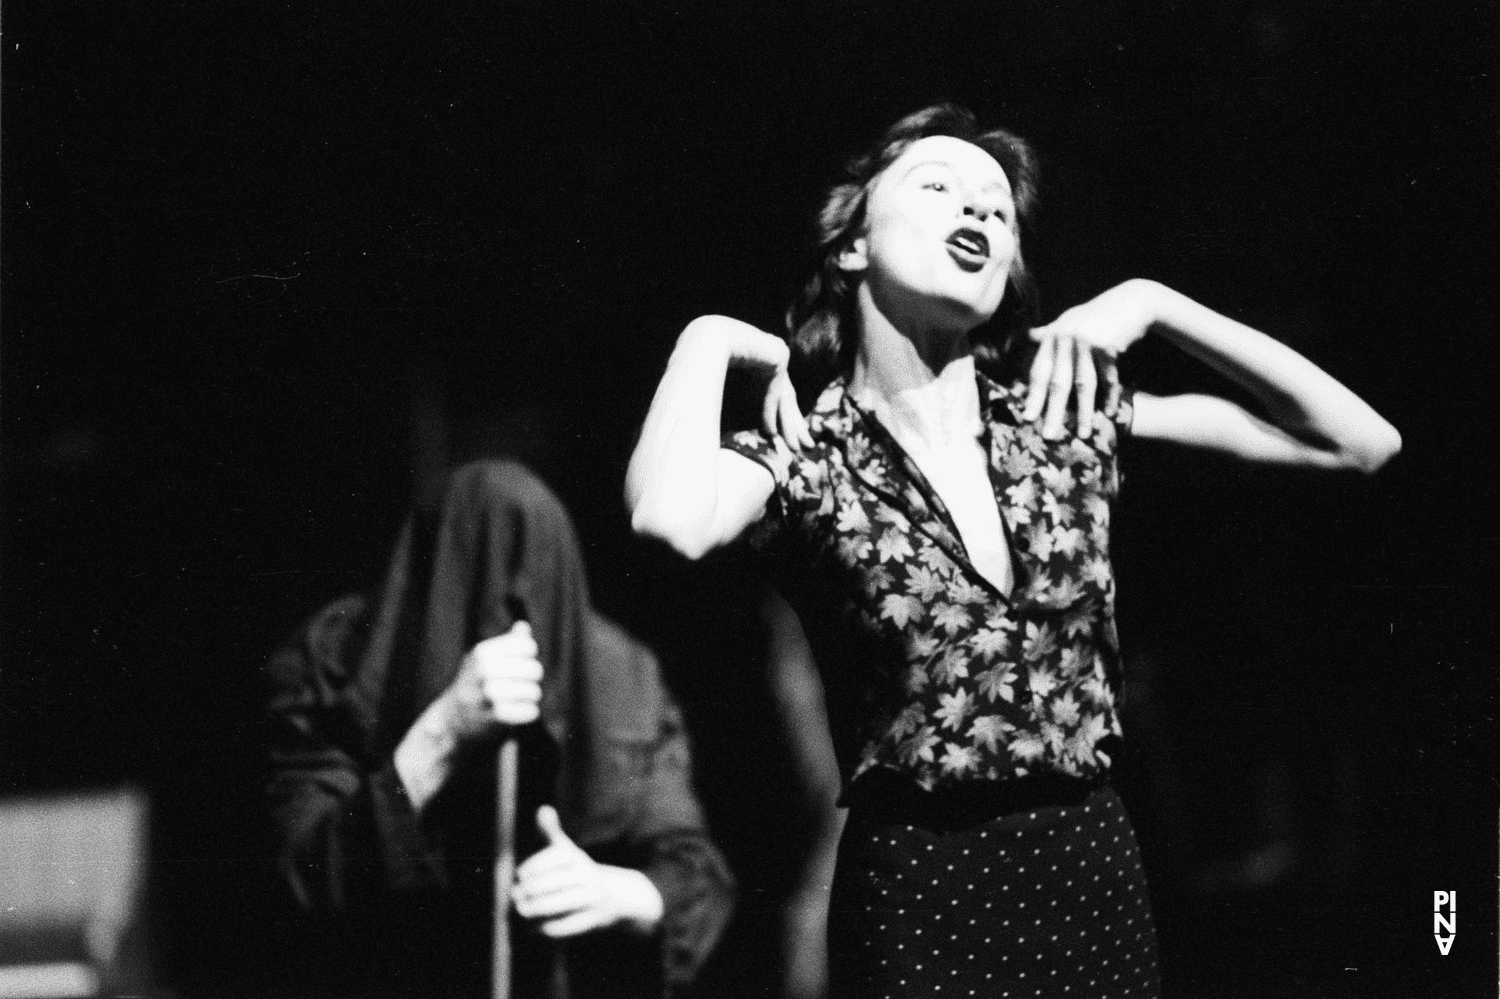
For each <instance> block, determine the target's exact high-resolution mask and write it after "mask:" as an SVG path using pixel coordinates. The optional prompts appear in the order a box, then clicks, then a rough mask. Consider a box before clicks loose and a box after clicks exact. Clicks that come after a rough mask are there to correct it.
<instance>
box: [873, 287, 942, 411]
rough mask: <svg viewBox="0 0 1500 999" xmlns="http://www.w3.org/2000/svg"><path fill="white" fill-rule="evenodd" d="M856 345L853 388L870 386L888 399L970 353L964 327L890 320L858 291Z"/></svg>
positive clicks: (931, 378)
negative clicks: (857, 337) (857, 339)
mask: <svg viewBox="0 0 1500 999" xmlns="http://www.w3.org/2000/svg"><path fill="white" fill-rule="evenodd" d="M858 311H859V319H860V331H859V347H858V349H857V350H856V351H855V355H854V379H853V382H852V387H853V388H855V389H856V390H857V391H863V390H865V389H872V390H874V391H876V392H879V393H880V394H881V395H883V396H885V397H886V398H888V399H894V398H895V397H896V395H897V394H898V393H901V392H906V391H909V390H911V389H920V388H922V387H924V386H928V385H931V384H932V383H933V382H935V381H936V380H937V379H938V378H939V377H940V376H941V375H942V373H943V372H944V371H945V370H947V368H948V367H949V366H950V365H951V364H953V363H954V362H955V361H960V360H963V359H964V358H967V357H968V356H969V354H970V350H971V344H970V342H969V335H968V332H967V331H965V330H961V329H952V328H947V327H943V326H938V325H934V324H930V323H929V324H919V323H917V322H902V323H900V324H899V325H898V324H897V323H896V322H893V321H892V320H891V318H890V317H888V316H887V314H886V313H885V311H883V310H882V309H881V308H880V307H879V306H878V305H877V304H876V303H875V302H874V300H873V299H872V298H871V297H870V295H869V293H868V290H867V288H861V289H860V295H859V310H858Z"/></svg>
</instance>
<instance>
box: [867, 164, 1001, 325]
mask: <svg viewBox="0 0 1500 999" xmlns="http://www.w3.org/2000/svg"><path fill="white" fill-rule="evenodd" d="M1015 215H1016V208H1015V202H1014V201H1013V200H1012V197H1011V189H1010V180H1009V178H1007V177H1006V175H1005V171H1004V170H1003V169H1001V167H1000V164H999V163H997V162H996V161H995V158H994V157H993V156H991V155H990V154H989V153H987V152H985V151H984V150H983V149H980V148H979V147H978V146H975V145H973V144H971V143H968V142H965V141H963V140H962V139H955V138H953V137H952V136H947V135H932V136H928V137H926V138H924V139H919V140H917V141H916V142H914V143H912V145H911V146H910V147H909V148H908V149H907V150H906V151H905V152H904V153H902V154H901V155H900V156H899V157H898V158H897V159H896V161H895V162H893V163H892V164H891V165H890V166H888V167H886V169H885V170H884V171H883V172H882V173H881V174H880V176H879V177H877V178H876V179H875V183H874V185H873V187H872V188H871V190H870V194H869V199H868V201H867V202H866V208H865V231H864V234H863V235H861V236H860V237H858V238H857V239H855V240H854V242H853V243H852V244H851V246H850V248H849V249H848V250H846V251H845V252H844V254H843V255H842V256H841V257H840V258H839V264H840V266H841V267H842V268H843V269H844V270H846V271H850V272H863V278H864V281H865V282H866V283H867V285H868V287H869V291H870V294H871V296H872V297H873V299H874V301H875V303H876V304H877V305H878V306H879V307H880V308H881V309H882V311H884V312H885V313H886V314H887V315H894V314H896V313H897V312H900V313H908V314H909V313H910V311H911V310H912V309H913V308H916V309H919V310H921V312H922V313H923V314H924V315H926V316H927V317H928V318H930V319H931V320H935V321H936V323H937V324H939V325H945V326H946V325H951V326H954V327H959V328H962V329H963V330H964V331H968V330H971V329H973V328H974V327H975V326H978V325H979V324H981V323H983V322H984V321H986V320H987V319H989V318H990V317H991V316H993V315H994V314H995V310H996V309H998V308H999V307H1000V300H1001V298H1002V297H1003V296H1004V295H1005V284H1006V280H1007V278H1008V277H1009V275H1010V268H1011V264H1012V262H1013V261H1014V260H1015V258H1016V251H1017V248H1018V243H1017V240H1016V233H1015Z"/></svg>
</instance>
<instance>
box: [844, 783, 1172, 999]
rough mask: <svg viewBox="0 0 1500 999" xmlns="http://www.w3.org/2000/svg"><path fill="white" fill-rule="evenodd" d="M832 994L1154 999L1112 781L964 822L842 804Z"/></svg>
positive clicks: (1143, 904) (1127, 838)
mask: <svg viewBox="0 0 1500 999" xmlns="http://www.w3.org/2000/svg"><path fill="white" fill-rule="evenodd" d="M828 922H829V927H828V937H829V959H830V976H831V979H832V981H831V984H832V986H833V987H832V995H833V996H834V997H837V999H855V997H859V999H867V997H868V999H898V997H914V996H922V997H935V999H949V997H956V999H966V997H969V996H983V997H985V999H1039V997H1067V999H1082V997H1088V999H1098V997H1106V996H1108V997H1123V999H1154V997H1157V996H1159V994H1160V991H1161V986H1160V978H1159V973H1158V969H1157V959H1156V928H1155V925H1154V924H1153V922H1152V919H1151V909H1150V902H1149V900H1148V898H1147V892H1146V880H1145V875H1144V873H1143V871H1142V869H1141V860H1140V853H1139V851H1138V850H1137V848H1136V841H1135V834H1134V832H1133V831H1132V830H1131V827H1130V820H1129V819H1128V818H1127V817H1126V815H1125V809H1124V807H1123V806H1122V805H1121V803H1120V799H1119V797H1118V796H1117V795H1116V794H1115V792H1114V791H1113V790H1112V789H1110V788H1109V787H1108V786H1104V787H1102V788H1100V789H1097V790H1094V791H1092V792H1091V793H1089V794H1088V795H1087V796H1086V797H1083V798H1082V800H1081V802H1080V803H1077V804H1065V805H1055V804H1054V805H1042V806H1037V807H1029V808H1025V809H1023V810H1020V811H1015V812H1007V813H1006V814H1003V815H1001V816H999V817H997V818H991V819H988V820H983V821H979V822H977V823H976V824H972V825H967V826H965V827H963V828H956V829H945V830H941V831H934V830H932V829H928V828H923V825H922V824H906V823H905V822H904V821H902V820H897V821H891V819H890V818H889V816H888V815H885V816H882V815H880V814H879V813H878V811H872V810H869V809H863V808H861V807H860V805H859V804H857V803H856V804H855V805H854V806H853V807H851V810H850V815H849V821H848V823H847V824H846V826H845V831H844V836H843V839H842V840H841V841H840V843H839V855H838V868H837V872H836V874H835V876H834V884H833V896H832V905H831V909H830V912H829V920H828Z"/></svg>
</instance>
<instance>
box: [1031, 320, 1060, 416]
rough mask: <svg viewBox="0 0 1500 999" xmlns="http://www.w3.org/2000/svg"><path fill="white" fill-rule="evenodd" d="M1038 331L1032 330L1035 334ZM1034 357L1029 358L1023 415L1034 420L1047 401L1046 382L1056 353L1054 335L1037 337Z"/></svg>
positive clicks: (1049, 377) (1056, 341)
mask: <svg viewBox="0 0 1500 999" xmlns="http://www.w3.org/2000/svg"><path fill="white" fill-rule="evenodd" d="M1037 332H1038V331H1036V330H1033V331H1032V335H1033V336H1036V334H1037ZM1039 343H1040V346H1038V347H1037V351H1036V357H1034V358H1032V360H1031V374H1030V376H1029V378H1028V381H1027V386H1026V408H1025V410H1024V412H1023V415H1024V416H1025V418H1026V419H1028V420H1035V419H1036V418H1037V417H1039V416H1041V415H1042V404H1043V403H1044V402H1046V401H1047V384H1048V382H1049V381H1050V380H1051V378H1052V367H1053V358H1054V357H1055V356H1056V354H1057V344H1058V340H1057V337H1056V336H1053V335H1051V334H1045V335H1043V336H1041V337H1040V339H1039Z"/></svg>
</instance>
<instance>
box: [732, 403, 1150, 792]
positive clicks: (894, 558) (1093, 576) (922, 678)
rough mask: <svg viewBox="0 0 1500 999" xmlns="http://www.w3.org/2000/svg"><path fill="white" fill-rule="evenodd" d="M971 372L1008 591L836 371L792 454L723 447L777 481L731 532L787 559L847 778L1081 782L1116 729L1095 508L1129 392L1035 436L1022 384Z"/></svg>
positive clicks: (1115, 671) (1100, 520)
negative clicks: (1076, 424)
mask: <svg viewBox="0 0 1500 999" xmlns="http://www.w3.org/2000/svg"><path fill="white" fill-rule="evenodd" d="M976 378H977V381H978V387H979V399H980V407H981V415H982V417H983V423H984V429H983V435H982V438H981V443H982V445H983V447H984V450H985V453H986V454H987V455H988V457H989V476H990V482H991V484H992V485H993V487H994V493H995V501H996V504H997V505H998V507H999V509H1000V513H1001V516H1002V518H1003V520H1004V524H1005V529H1006V533H1007V540H1008V541H1009V542H1010V546H1011V554H1012V560H1013V564H1014V569H1015V584H1014V586H1013V588H1012V590H1011V593H1010V594H1009V595H1006V594H1003V593H1001V592H1000V591H999V590H998V589H997V588H996V587H995V586H994V585H993V584H991V583H990V582H989V581H988V580H986V579H985V578H984V576H982V575H981V574H980V573H979V572H978V571H977V570H976V569H975V568H974V566H973V565H972V564H971V562H970V561H969V558H968V555H967V553H966V552H965V550H964V547H963V543H962V541H961V540H960V538H959V535H958V531H957V530H956V529H955V527H954V525H953V520H952V517H951V516H950V515H949V513H948V511H947V509H946V508H945V507H944V505H943V502H942V500H941V499H940V498H939V497H938V495H937V493H936V492H935V491H934V490H933V489H932V487H931V485H930V484H929V483H928V482H927V480H926V478H925V477H924V476H923V475H922V472H921V470H920V469H918V467H917V465H916V463H915V462H914V461H912V460H911V458H910V457H909V456H908V455H907V454H906V452H904V451H903V450H902V448H901V446H900V445H899V444H898V443H896V441H895V439H894V438H893V437H892V436H891V435H890V433H889V432H888V431H887V430H886V428H885V427H884V426H882V425H881V424H880V422H879V421H878V420H877V419H876V417H875V416H874V415H873V414H872V413H871V412H869V411H868V410H867V409H865V408H864V407H862V406H860V405H859V404H858V403H856V402H855V401H854V399H853V398H852V396H851V395H850V393H849V392H848V385H847V381H846V380H845V379H843V378H840V379H838V380H837V381H835V382H834V383H833V384H831V385H829V386H828V388H826V389H825V390H824V391H823V393H822V394H821V396H820V397H819V399H818V401H817V404H816V405H815V406H814V407H813V411H812V413H811V414H809V416H808V424H809V428H810V430H811V432H812V438H813V442H814V443H813V447H812V448H810V449H808V450H806V451H805V452H803V453H801V454H798V453H796V452H794V451H792V450H791V449H790V448H788V447H787V445H786V444H785V443H784V442H783V441H781V440H779V439H770V438H768V436H767V435H766V434H764V433H763V432H760V431H744V432H741V433H736V434H732V435H729V436H727V437H726V438H725V442H724V446H725V447H727V448H729V449H731V450H733V451H736V452H738V453H739V454H742V455H744V456H745V457H748V458H751V459H752V460H754V461H756V462H759V463H760V464H761V465H763V466H765V467H766V468H767V469H768V470H769V471H770V472H771V475H772V476H773V477H774V479H775V489H774V491H773V493H772V496H771V499H770V501H769V502H768V503H767V504H766V510H765V513H764V515H763V516H762V517H761V519H760V520H759V521H758V522H757V523H756V524H754V525H753V526H752V527H751V528H750V530H749V531H748V532H747V538H748V541H749V542H750V544H751V545H752V546H754V547H756V548H759V549H763V550H769V551H780V552H783V553H786V554H789V555H791V556H793V558H794V559H795V561H796V563H797V564H798V568H799V570H800V571H799V572H798V573H797V575H796V582H797V585H796V586H795V587H794V592H792V593H791V594H789V595H790V596H791V597H792V599H793V602H794V603H795V604H796V605H797V609H798V612H799V616H800V617H801V619H802V622H803V625H804V627H805V628H806V630H807V633H808V638H809V641H810V642H811V644H812V647H813V651H814V653H815V655H816V656H817V659H818V663H819V666H820V668H821V669H822V671H823V674H824V683H825V686H826V687H827V690H828V704H829V715H830V722H831V726H832V729H833V737H834V745H835V748H836V750H837V753H838V757H839V765H840V769H841V771H842V773H843V775H844V778H845V780H846V782H852V781H853V780H854V779H856V778H858V777H859V776H860V775H861V774H863V773H865V772H866V771H868V770H870V769H872V768H876V767H881V768H887V769H890V770H894V771H897V772H899V773H901V774H905V775H907V776H908V777H909V778H911V779H912V780H913V781H915V782H916V783H917V784H919V785H920V786H922V787H924V788H927V789H933V788H936V787H941V786H951V785H955V784H958V783H961V782H967V781H973V780H1004V779H1008V778H1011V777H1019V776H1024V775H1027V774H1037V773H1061V774H1068V775H1072V776H1078V777H1086V778H1087V777H1095V776H1098V775H1100V774H1102V773H1103V772H1104V771H1105V770H1106V769H1107V768H1108V767H1109V764H1110V755H1109V754H1110V744H1111V742H1112V741H1113V740H1114V739H1116V738H1118V737H1119V735H1120V723H1119V718H1118V715H1117V713H1116V710H1115V691H1116V687H1117V686H1118V680H1119V670H1120V652H1119V640H1118V637H1117V634H1116V630H1115V614H1114V577H1113V571H1112V569H1111V566H1110V559H1109V517H1110V503H1111V501H1112V500H1113V499H1114V497H1115V495H1116V493H1117V492H1118V489H1119V482H1120V474H1119V470H1118V467H1117V458H1116V451H1117V441H1118V435H1119V432H1120V431H1122V430H1128V428H1129V426H1130V420H1131V413H1132V409H1131V404H1130V401H1129V397H1128V394H1127V393H1125V392H1122V390H1121V388H1120V385H1119V383H1118V382H1115V381H1112V382H1111V383H1110V384H1109V385H1108V386H1107V399H1106V405H1105V406H1104V408H1103V411H1102V412H1098V413H1096V414H1095V416H1094V423H1093V428H1092V430H1091V432H1090V433H1089V434H1088V435H1087V436H1084V437H1078V436H1074V435H1072V434H1071V433H1070V434H1069V435H1068V436H1066V437H1064V438H1062V439H1059V440H1046V439H1044V438H1043V437H1042V435H1041V433H1040V431H1039V429H1038V428H1037V426H1036V425H1035V424H1033V423H1030V422H1027V421H1025V420H1023V419H1022V417H1021V411H1022V408H1023V405H1024V400H1025V386H1024V385H1015V386H1008V387H1004V386H1000V385H997V384H996V383H995V382H993V381H991V380H990V379H989V378H987V377H986V376H984V375H983V374H978V375H976Z"/></svg>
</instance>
